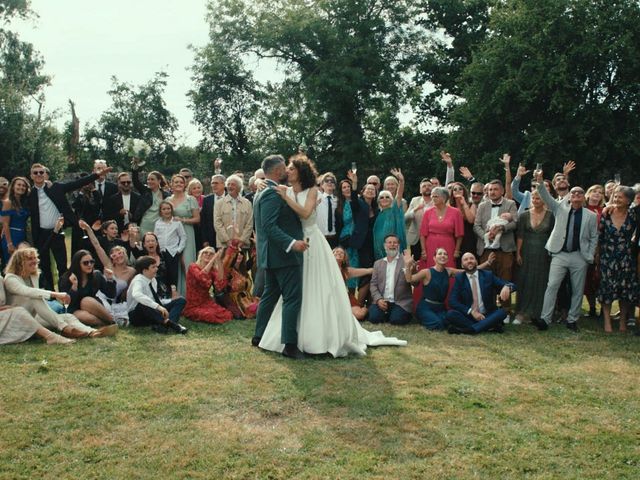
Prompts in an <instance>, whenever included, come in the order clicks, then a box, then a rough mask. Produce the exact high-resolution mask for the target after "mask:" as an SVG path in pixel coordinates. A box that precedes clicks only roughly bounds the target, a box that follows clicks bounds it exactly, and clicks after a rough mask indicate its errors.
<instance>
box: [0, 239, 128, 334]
mask: <svg viewBox="0 0 640 480" xmlns="http://www.w3.org/2000/svg"><path fill="white" fill-rule="evenodd" d="M39 262H40V260H39V258H38V251H37V250H36V249H35V248H19V249H18V250H16V251H15V252H14V253H13V255H12V256H11V258H10V259H9V264H8V265H7V268H6V272H7V275H6V277H5V279H4V287H5V291H6V294H7V300H8V303H9V304H11V305H17V306H20V307H24V308H25V309H26V310H27V311H28V312H29V313H30V314H31V315H32V316H34V317H35V319H36V320H37V322H38V323H39V324H40V325H42V326H43V327H46V328H49V329H56V330H58V331H60V332H62V334H63V335H64V336H65V337H69V338H81V337H93V338H97V337H106V336H111V335H115V333H116V332H117V331H118V327H117V325H108V326H105V327H101V328H99V329H97V330H96V329H94V328H91V327H89V326H87V325H84V324H83V323H82V322H80V320H78V319H77V318H76V317H75V316H74V315H72V314H70V313H60V314H57V313H55V312H54V311H53V310H51V308H50V307H49V305H48V304H47V302H46V301H47V300H50V299H56V300H59V301H61V302H62V303H64V304H68V303H69V302H70V301H71V297H70V296H69V295H68V294H67V293H65V292H53V291H49V290H43V289H41V288H39V281H38V275H39V271H38V264H39Z"/></svg>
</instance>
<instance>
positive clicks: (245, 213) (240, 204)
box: [213, 175, 253, 249]
mask: <svg viewBox="0 0 640 480" xmlns="http://www.w3.org/2000/svg"><path fill="white" fill-rule="evenodd" d="M225 184H226V187H227V192H228V193H227V195H225V196H224V197H223V198H222V200H220V201H217V202H215V205H214V207H213V225H214V228H215V230H216V242H217V246H218V248H221V247H228V246H229V244H230V242H231V240H233V239H237V240H239V241H240V246H241V248H243V249H248V248H249V247H250V246H251V234H252V233H253V208H252V206H251V202H249V200H247V199H246V198H244V197H243V196H242V179H241V178H240V177H238V176H237V175H230V176H229V178H227V180H226V182H225Z"/></svg>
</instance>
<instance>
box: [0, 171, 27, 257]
mask: <svg viewBox="0 0 640 480" xmlns="http://www.w3.org/2000/svg"><path fill="white" fill-rule="evenodd" d="M29 191H30V188H29V182H28V181H27V179H26V178H24V177H15V178H14V179H13V180H11V184H10V185H9V191H8V193H7V198H6V199H4V200H2V211H0V217H1V218H2V228H0V234H2V235H1V236H2V256H3V258H4V262H5V264H6V263H7V262H8V261H9V257H10V256H11V254H12V253H13V252H14V251H15V250H16V247H17V246H18V245H19V244H20V242H22V241H24V240H25V239H26V237H27V219H28V218H29V210H28V209H27V208H26V207H27V206H26V202H25V199H26V198H27V195H29Z"/></svg>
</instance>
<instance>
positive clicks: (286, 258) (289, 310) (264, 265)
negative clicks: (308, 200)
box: [251, 155, 307, 360]
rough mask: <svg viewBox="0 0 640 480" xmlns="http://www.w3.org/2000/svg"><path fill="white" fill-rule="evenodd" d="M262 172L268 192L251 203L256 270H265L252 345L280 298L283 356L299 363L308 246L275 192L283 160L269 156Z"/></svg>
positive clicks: (283, 172) (281, 177)
mask: <svg viewBox="0 0 640 480" xmlns="http://www.w3.org/2000/svg"><path fill="white" fill-rule="evenodd" d="M262 169H263V170H264V174H265V177H266V181H267V188H265V189H264V190H262V191H261V192H258V194H257V195H256V196H255V198H254V200H253V218H254V219H255V224H256V236H257V241H258V245H257V250H258V267H259V268H261V269H264V272H265V287H264V293H263V294H262V297H261V298H260V305H259V306H258V315H257V321H256V332H255V335H254V337H253V338H252V339H251V344H252V345H253V346H258V344H259V343H260V339H261V338H262V335H263V334H264V331H265V329H266V328H267V323H269V318H270V317H271V313H272V312H273V309H274V308H275V306H276V303H278V299H279V298H280V295H282V300H283V302H282V303H283V305H282V337H281V342H282V343H284V350H282V355H284V356H285V357H289V358H293V359H296V360H300V359H303V358H304V355H303V353H302V352H301V351H300V350H299V349H298V332H297V323H298V314H299V313H300V306H301V304H302V252H304V251H305V250H306V249H307V244H306V242H304V241H303V240H296V239H297V238H302V225H301V224H300V219H299V218H298V215H296V213H295V212H294V211H293V210H292V209H291V208H290V207H289V206H288V205H287V203H286V202H285V201H284V200H283V199H282V198H281V197H280V195H278V192H277V191H276V189H275V188H274V187H276V186H277V185H278V184H279V183H283V182H284V181H285V180H286V179H287V170H286V166H285V161H284V158H283V157H282V156H281V155H270V156H268V157H267V158H265V159H264V160H263V161H262Z"/></svg>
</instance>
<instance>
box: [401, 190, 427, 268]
mask: <svg viewBox="0 0 640 480" xmlns="http://www.w3.org/2000/svg"><path fill="white" fill-rule="evenodd" d="M432 190H433V184H432V183H431V182H430V181H429V179H428V178H423V179H422V180H420V195H418V196H417V197H413V198H412V199H411V202H409V208H408V209H407V211H406V212H405V214H404V221H405V223H406V225H407V245H409V247H410V248H411V253H412V255H413V258H414V259H415V260H419V259H420V256H421V253H422V252H421V247H420V229H421V225H422V218H423V217H424V212H425V210H427V208H430V207H432V206H433V202H432V201H431V191H432Z"/></svg>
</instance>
